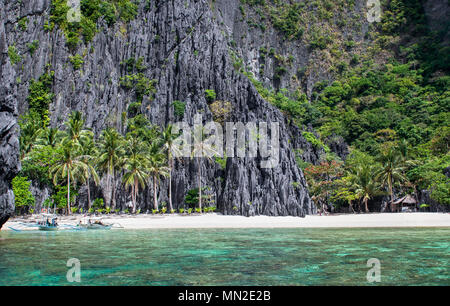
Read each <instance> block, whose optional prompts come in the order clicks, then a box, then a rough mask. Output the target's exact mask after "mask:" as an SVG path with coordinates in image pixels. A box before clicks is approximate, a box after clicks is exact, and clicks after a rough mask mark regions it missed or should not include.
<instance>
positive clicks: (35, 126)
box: [19, 117, 42, 159]
mask: <svg viewBox="0 0 450 306" xmlns="http://www.w3.org/2000/svg"><path fill="white" fill-rule="evenodd" d="M19 125H20V137H19V142H20V144H19V145H20V159H24V158H25V155H27V154H28V153H29V152H31V150H32V149H33V146H34V145H35V143H36V140H37V139H38V137H39V135H40V134H41V133H42V129H41V127H40V126H39V122H38V121H36V120H34V119H33V118H32V117H24V118H21V120H20V121H19Z"/></svg>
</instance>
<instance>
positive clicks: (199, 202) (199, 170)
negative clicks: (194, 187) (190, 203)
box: [198, 159, 202, 213]
mask: <svg viewBox="0 0 450 306" xmlns="http://www.w3.org/2000/svg"><path fill="white" fill-rule="evenodd" d="M198 208H199V209H200V213H202V166H201V164H200V159H199V160H198Z"/></svg>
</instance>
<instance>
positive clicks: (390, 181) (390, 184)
mask: <svg viewBox="0 0 450 306" xmlns="http://www.w3.org/2000/svg"><path fill="white" fill-rule="evenodd" d="M388 183H389V193H390V194H391V203H390V205H389V206H390V207H389V209H390V211H392V206H393V205H394V191H393V190H392V178H391V177H389V179H388Z"/></svg>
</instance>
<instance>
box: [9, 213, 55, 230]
mask: <svg viewBox="0 0 450 306" xmlns="http://www.w3.org/2000/svg"><path fill="white" fill-rule="evenodd" d="M57 220H58V218H57V216H56V215H54V214H47V213H43V214H40V215H39V220H38V221H35V222H29V223H28V222H19V223H17V224H16V225H17V226H16V227H12V226H10V227H9V228H10V229H12V230H14V231H16V232H21V231H23V230H30V228H37V229H38V230H40V231H47V232H48V231H57V230H58V229H59V227H60V226H59V224H58V222H57Z"/></svg>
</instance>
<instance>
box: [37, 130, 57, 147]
mask: <svg viewBox="0 0 450 306" xmlns="http://www.w3.org/2000/svg"><path fill="white" fill-rule="evenodd" d="M60 134H61V132H60V131H59V130H58V129H57V128H44V129H42V130H41V132H40V134H39V138H38V139H37V141H36V143H37V145H36V146H50V147H52V148H54V147H56V145H57V144H58V142H59V139H60V138H61V137H60Z"/></svg>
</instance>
